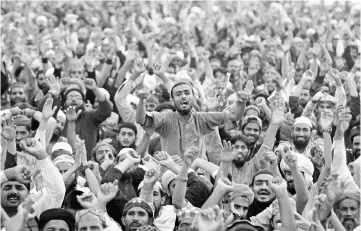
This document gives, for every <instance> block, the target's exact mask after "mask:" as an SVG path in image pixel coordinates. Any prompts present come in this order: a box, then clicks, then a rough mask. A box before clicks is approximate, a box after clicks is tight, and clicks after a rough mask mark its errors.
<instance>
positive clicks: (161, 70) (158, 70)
mask: <svg viewBox="0 0 361 231" xmlns="http://www.w3.org/2000/svg"><path fill="white" fill-rule="evenodd" d="M153 72H154V74H156V75H158V76H161V75H164V72H165V71H164V68H162V66H161V65H159V64H153Z"/></svg>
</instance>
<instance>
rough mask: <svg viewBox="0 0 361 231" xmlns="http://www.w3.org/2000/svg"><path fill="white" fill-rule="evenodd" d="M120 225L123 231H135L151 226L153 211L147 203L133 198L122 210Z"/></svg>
mask: <svg viewBox="0 0 361 231" xmlns="http://www.w3.org/2000/svg"><path fill="white" fill-rule="evenodd" d="M122 223H123V225H124V226H125V231H135V230H138V228H139V227H141V226H144V225H152V224H153V210H152V208H151V207H150V205H149V204H148V202H147V201H145V200H143V199H140V198H138V197H137V198H133V199H132V200H130V201H129V202H128V203H127V204H126V205H125V206H124V209H123V215H122Z"/></svg>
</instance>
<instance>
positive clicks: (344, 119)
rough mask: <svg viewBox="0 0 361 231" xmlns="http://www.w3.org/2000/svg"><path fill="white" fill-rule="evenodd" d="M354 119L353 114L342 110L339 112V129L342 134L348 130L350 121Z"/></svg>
mask: <svg viewBox="0 0 361 231" xmlns="http://www.w3.org/2000/svg"><path fill="white" fill-rule="evenodd" d="M351 119H352V115H351V114H350V113H348V112H346V111H341V112H340V113H338V119H337V129H338V130H339V132H341V133H342V134H343V133H345V132H346V130H347V129H348V127H349V125H350V121H351Z"/></svg>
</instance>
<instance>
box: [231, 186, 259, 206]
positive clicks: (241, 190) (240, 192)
mask: <svg viewBox="0 0 361 231" xmlns="http://www.w3.org/2000/svg"><path fill="white" fill-rule="evenodd" d="M238 197H246V198H247V199H248V201H249V204H252V202H253V200H254V193H253V191H252V189H251V188H250V187H249V186H248V185H245V184H235V185H234V189H233V192H232V194H231V200H233V199H235V198H238Z"/></svg>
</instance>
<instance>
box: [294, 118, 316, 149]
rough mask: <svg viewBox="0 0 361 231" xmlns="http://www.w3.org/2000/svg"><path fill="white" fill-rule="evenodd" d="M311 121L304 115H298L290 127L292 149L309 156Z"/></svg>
mask: <svg viewBox="0 0 361 231" xmlns="http://www.w3.org/2000/svg"><path fill="white" fill-rule="evenodd" d="M311 131H312V123H311V120H310V119H309V118H307V117H305V116H301V117H298V118H297V119H296V120H295V122H294V124H293V129H292V140H293V142H292V145H291V146H292V150H293V151H295V152H296V153H298V154H303V155H305V156H310V150H311V147H312V142H310V139H311Z"/></svg>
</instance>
